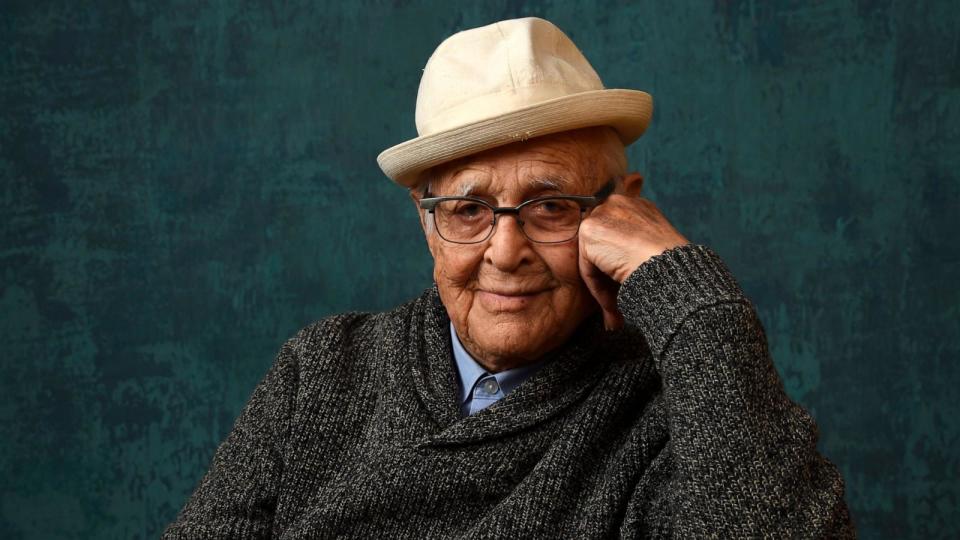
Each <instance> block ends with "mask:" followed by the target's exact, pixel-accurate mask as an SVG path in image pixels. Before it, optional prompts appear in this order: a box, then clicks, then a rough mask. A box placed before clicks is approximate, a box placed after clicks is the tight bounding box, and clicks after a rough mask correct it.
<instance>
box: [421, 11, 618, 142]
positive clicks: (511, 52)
mask: <svg viewBox="0 0 960 540" xmlns="http://www.w3.org/2000/svg"><path fill="white" fill-rule="evenodd" d="M603 88H604V86H603V83H602V82H601V80H600V77H599V76H598V75H597V72H596V71H594V69H593V67H591V66H590V63H589V62H588V61H587V59H586V58H585V57H584V56H583V54H582V53H581V52H580V50H579V49H578V48H577V46H576V45H575V44H574V43H573V41H571V40H570V38H569V37H567V35H566V34H564V33H563V32H562V31H561V30H560V29H559V28H557V27H556V26H555V25H554V24H553V23H551V22H549V21H546V20H544V19H540V18H537V17H526V18H522V19H512V20H507V21H500V22H497V23H494V24H490V25H487V26H481V27H479V28H472V29H470V30H464V31H462V32H458V33H456V34H454V35H452V36H450V37H449V38H447V39H446V40H444V41H443V42H442V43H441V44H440V45H439V46H438V47H437V49H436V50H435V51H434V52H433V54H432V55H431V56H430V59H429V60H428V61H427V65H426V67H425V68H424V70H423V77H422V78H421V79H420V88H419V91H418V92H417V109H416V124H417V132H418V134H419V135H421V136H423V135H430V134H433V133H438V132H441V131H445V130H448V129H452V128H455V127H458V126H462V125H466V124H470V123H473V122H477V121H480V120H483V119H486V118H492V117H496V116H498V115H502V114H503V113H505V112H508V111H514V110H518V109H522V108H524V107H527V106H532V105H535V104H537V103H540V102H543V101H546V100H549V99H554V98H560V97H563V96H568V95H571V94H577V93H581V92H588V91H591V90H603Z"/></svg>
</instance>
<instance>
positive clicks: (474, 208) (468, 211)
mask: <svg viewBox="0 0 960 540" xmlns="http://www.w3.org/2000/svg"><path fill="white" fill-rule="evenodd" d="M483 209H484V208H483V205H482V204H477V203H469V202H468V203H460V204H458V205H457V207H456V209H454V214H455V215H456V216H457V217H461V218H472V217H477V216H480V215H481V214H483Z"/></svg>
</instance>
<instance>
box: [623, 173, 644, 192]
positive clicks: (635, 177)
mask: <svg viewBox="0 0 960 540" xmlns="http://www.w3.org/2000/svg"><path fill="white" fill-rule="evenodd" d="M642 188H643V176H642V175H641V174H640V173H638V172H632V173H630V174H628V175H626V176H624V177H623V180H621V181H620V189H618V190H617V191H618V192H620V193H622V194H624V195H626V196H627V197H637V196H639V195H640V190H641V189H642Z"/></svg>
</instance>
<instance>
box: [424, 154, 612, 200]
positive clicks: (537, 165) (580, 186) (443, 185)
mask: <svg viewBox="0 0 960 540" xmlns="http://www.w3.org/2000/svg"><path fill="white" fill-rule="evenodd" d="M603 169H604V168H603V167H602V166H599V164H597V163H593V162H591V160H590V159H589V158H588V157H586V156H583V155H576V154H572V155H560V153H558V152H554V153H553V155H549V154H546V155H522V156H521V155H510V154H497V155H494V156H480V157H476V158H473V159H461V160H458V161H456V162H453V163H450V164H446V165H444V166H441V167H439V168H438V169H437V170H435V171H434V174H432V175H430V176H429V181H430V191H431V192H432V193H434V194H441V193H442V194H443V195H460V196H467V195H493V196H496V195H509V194H517V195H519V196H523V195H527V194H531V193H535V192H546V191H554V192H560V193H591V192H592V191H593V190H594V189H596V188H597V187H598V186H600V185H602V184H603V183H604V182H605V181H606V180H607V178H605V171H604V170H603Z"/></svg>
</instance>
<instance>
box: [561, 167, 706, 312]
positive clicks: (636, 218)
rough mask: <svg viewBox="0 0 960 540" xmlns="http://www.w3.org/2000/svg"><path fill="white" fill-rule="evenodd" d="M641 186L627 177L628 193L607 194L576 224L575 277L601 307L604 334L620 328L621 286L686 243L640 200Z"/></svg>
mask: <svg viewBox="0 0 960 540" xmlns="http://www.w3.org/2000/svg"><path fill="white" fill-rule="evenodd" d="M642 184H643V178H642V177H640V175H636V174H634V175H630V176H628V177H627V178H625V179H624V191H625V193H627V194H622V193H614V194H613V195H610V197H609V198H607V200H606V201H604V202H603V203H602V204H600V205H599V206H596V207H595V208H593V210H592V211H591V212H590V215H589V216H587V217H586V218H584V220H583V223H581V224H580V234H579V242H580V276H581V277H582V278H583V281H584V282H585V283H586V284H587V288H589V289H590V293H591V294H592V295H593V296H594V298H596V299H597V302H598V303H599V304H600V307H601V309H603V323H604V326H605V327H606V328H607V329H608V330H614V329H617V328H620V327H621V326H623V316H622V315H621V314H620V312H619V311H618V310H617V291H619V289H620V284H621V283H623V282H624V280H626V279H627V277H629V276H630V274H632V273H633V271H634V270H636V269H637V267H639V266H640V265H641V264H643V263H644V262H646V261H647V260H649V259H650V258H651V257H653V256H655V255H659V254H661V253H663V252H664V251H666V250H668V249H670V248H673V247H677V246H682V245H684V244H689V243H690V241H689V240H687V239H686V238H685V237H684V236H683V235H682V234H680V233H679V232H678V231H677V230H676V229H675V228H673V225H671V224H670V222H669V221H667V218H666V217H664V215H663V214H662V213H661V212H660V210H659V209H658V208H657V207H656V206H655V205H654V204H653V203H652V202H650V201H649V200H647V199H644V198H642V197H640V196H639V191H640V187H641V186H642ZM630 194H637V195H634V196H630Z"/></svg>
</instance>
